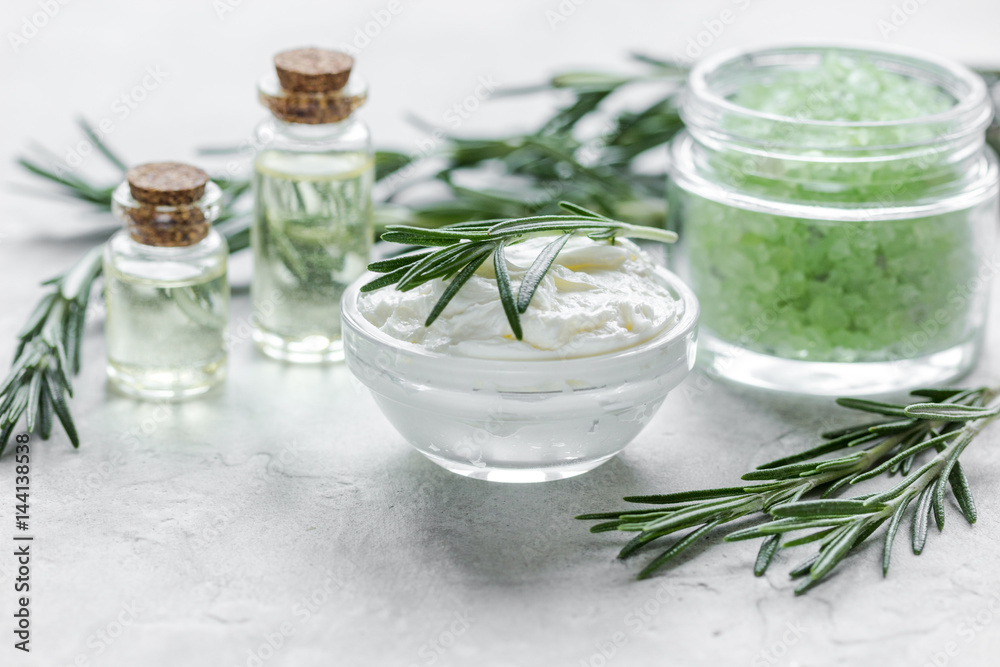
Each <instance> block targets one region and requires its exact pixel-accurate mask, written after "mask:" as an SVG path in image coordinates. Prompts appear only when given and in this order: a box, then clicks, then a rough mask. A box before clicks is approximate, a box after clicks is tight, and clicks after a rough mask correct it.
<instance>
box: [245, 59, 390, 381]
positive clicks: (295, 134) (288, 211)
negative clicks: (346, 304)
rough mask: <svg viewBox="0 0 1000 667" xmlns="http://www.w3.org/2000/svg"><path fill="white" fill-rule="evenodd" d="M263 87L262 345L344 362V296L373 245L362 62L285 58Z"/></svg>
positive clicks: (259, 166) (255, 296) (291, 357)
mask: <svg viewBox="0 0 1000 667" xmlns="http://www.w3.org/2000/svg"><path fill="white" fill-rule="evenodd" d="M274 64H275V70H276V71H275V72H274V73H271V74H269V75H268V76H266V77H264V79H263V80H262V81H261V82H260V84H259V97H260V100H261V102H262V103H263V105H264V106H265V107H267V108H268V109H269V110H270V111H271V114H272V117H271V118H268V119H267V120H265V121H264V122H263V123H261V125H260V126H259V127H258V128H257V137H256V139H257V145H258V146H261V149H260V150H259V151H258V153H257V155H256V158H255V161H254V182H253V184H254V220H253V226H252V228H251V239H252V241H251V243H252V246H253V253H254V274H253V282H252V286H251V296H252V301H253V308H254V340H255V341H256V343H257V345H258V347H259V348H260V349H261V350H262V351H263V352H264V353H265V354H267V355H268V356H270V357H273V358H277V359H282V360H286V361H292V362H302V363H318V362H324V361H338V360H340V359H343V343H342V341H341V325H340V305H339V304H340V297H341V295H342V294H343V292H344V290H345V288H346V287H347V286H348V285H349V284H350V283H351V282H352V281H354V279H355V278H357V277H358V276H360V275H361V274H362V273H364V271H365V267H366V266H367V264H368V260H369V253H370V251H371V245H372V235H373V227H372V185H373V182H374V151H373V149H372V143H371V137H370V135H369V132H368V128H367V127H366V126H365V124H364V123H363V122H362V121H360V120H358V119H357V118H356V117H355V116H354V115H353V114H354V111H355V110H356V109H357V108H358V107H360V106H361V105H362V104H363V103H364V102H365V99H366V97H367V86H366V84H365V82H364V81H363V80H362V79H361V78H360V77H358V75H357V74H356V73H352V69H353V66H354V59H353V58H351V56H349V55H347V54H344V53H340V52H337V51H329V50H324V49H316V48H305V49H295V50H292V51H284V52H282V53H279V54H277V55H276V56H275V58H274Z"/></svg>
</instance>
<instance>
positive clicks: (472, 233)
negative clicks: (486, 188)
mask: <svg viewBox="0 0 1000 667" xmlns="http://www.w3.org/2000/svg"><path fill="white" fill-rule="evenodd" d="M559 206H560V207H561V208H563V209H564V210H566V211H568V212H569V213H568V214H565V215H538V216H531V217H526V218H510V219H505V220H482V221H477V222H466V223H459V224H454V225H446V226H444V227H441V228H438V229H424V228H421V227H411V226H407V225H391V226H389V227H388V229H387V230H386V232H385V233H384V234H382V240H383V241H388V242H391V243H402V244H406V245H411V246H422V247H423V248H425V249H422V250H417V251H414V252H409V253H407V254H405V255H400V256H398V257H393V258H392V259H387V260H383V261H381V262H374V263H372V264H369V265H368V268H369V270H371V271H374V272H376V273H381V274H383V275H382V276H380V277H378V278H375V279H374V280H372V281H370V282H368V283H366V284H365V285H364V286H362V288H361V291H362V292H371V291H374V290H377V289H380V288H383V287H388V286H389V285H395V286H396V289H398V290H400V291H403V292H406V291H409V290H412V289H413V288H415V287H417V286H419V285H423V284H424V283H426V282H428V281H431V280H434V279H436V278H441V279H442V280H446V281H450V282H449V283H448V285H447V287H445V289H444V291H443V292H442V294H441V296H440V298H439V299H438V301H437V303H435V305H434V307H433V308H432V309H431V312H430V314H429V315H428V316H427V320H426V321H425V322H424V325H425V326H430V325H431V324H433V323H434V320H436V319H437V318H438V316H439V315H440V314H441V313H442V311H444V309H445V307H446V306H447V305H448V302H450V301H451V300H452V298H454V296H455V295H456V294H458V292H459V290H461V289H462V286H463V285H465V283H467V282H468V281H469V279H470V278H472V276H473V275H474V274H475V272H476V270H477V269H478V268H479V267H480V266H481V265H482V264H483V262H485V261H486V260H487V258H489V257H491V256H492V257H493V267H494V271H495V273H496V280H497V290H498V291H499V293H500V302H501V303H502V304H503V309H504V313H505V314H506V316H507V322H508V323H509V324H510V328H511V330H512V331H513V332H514V336H515V337H516V338H517V339H518V340H521V337H522V330H521V315H522V314H523V313H524V312H525V311H526V310H527V309H528V305H529V304H530V303H531V297H532V296H534V294H535V291H536V290H537V289H538V285H539V284H541V282H542V278H544V277H545V274H546V273H548V271H549V269H550V268H552V263H553V262H554V261H555V259H556V257H557V256H558V255H559V252H560V251H561V250H562V249H563V247H564V246H565V245H566V242H567V241H568V240H569V239H570V237H572V236H576V235H579V236H586V237H588V238H590V239H592V240H594V241H608V242H610V243H614V240H615V238H616V237H630V238H640V239H647V240H650V241H658V242H660V243H673V242H675V241H676V240H677V234H675V233H674V232H671V231H667V230H663V229H657V228H653V227H644V226H638V225H630V224H628V223H626V222H621V221H617V220H612V219H610V218H608V217H605V216H603V215H601V214H599V213H595V212H594V211H590V210H588V209H585V208H583V207H582V206H577V205H576V204H571V203H569V202H560V203H559ZM539 236H555V237H556V238H555V240H553V241H551V242H550V243H549V244H548V245H546V246H545V247H544V248H543V249H542V251H541V252H540V253H539V254H538V256H537V257H536V258H535V261H534V262H533V263H532V264H531V266H530V267H529V268H528V271H527V272H526V273H525V274H524V278H523V279H522V280H521V284H520V285H519V287H518V291H517V294H515V293H514V291H513V288H512V286H511V282H510V275H509V273H508V272H507V260H506V257H505V255H504V252H505V249H506V248H507V247H508V246H511V245H513V244H515V243H521V242H522V241H525V240H527V239H530V238H536V237H539ZM427 248H431V249H430V250H428V249H427Z"/></svg>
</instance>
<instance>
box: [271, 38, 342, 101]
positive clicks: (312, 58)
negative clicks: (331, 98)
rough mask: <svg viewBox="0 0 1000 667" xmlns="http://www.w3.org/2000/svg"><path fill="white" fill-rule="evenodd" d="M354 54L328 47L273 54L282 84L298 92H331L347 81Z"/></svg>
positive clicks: (289, 90) (283, 86)
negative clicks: (350, 54)
mask: <svg viewBox="0 0 1000 667" xmlns="http://www.w3.org/2000/svg"><path fill="white" fill-rule="evenodd" d="M352 67H354V58H352V57H351V56H349V55H347V54H346V53H341V52H340V51H331V50H329V49H317V48H307V49H292V50H291V51H282V52H281V53H279V54H278V55H276V56H274V69H275V70H277V72H278V81H279V82H280V83H281V87H282V88H284V89H285V90H286V91H288V92H295V93H329V92H332V91H335V90H340V89H341V88H343V87H344V86H346V85H347V80H348V79H349V78H350V77H351V68H352Z"/></svg>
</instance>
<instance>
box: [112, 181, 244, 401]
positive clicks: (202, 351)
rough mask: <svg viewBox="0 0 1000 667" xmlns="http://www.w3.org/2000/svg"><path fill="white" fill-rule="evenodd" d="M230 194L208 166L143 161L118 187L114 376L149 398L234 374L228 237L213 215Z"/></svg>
mask: <svg viewBox="0 0 1000 667" xmlns="http://www.w3.org/2000/svg"><path fill="white" fill-rule="evenodd" d="M221 200H222V193H221V191H220V190H219V187H218V186H217V185H215V184H214V183H212V182H211V181H210V180H209V177H208V174H206V173H205V172H204V171H202V170H201V169H198V168H196V167H192V166H189V165H186V164H180V163H176V162H159V163H150V164H144V165H140V166H138V167H134V168H132V169H130V170H129V171H128V173H127V174H126V180H125V182H123V183H122V184H121V185H120V186H118V188H117V189H116V190H115V192H114V196H113V200H112V201H113V204H112V206H113V211H114V213H115V215H116V217H118V218H119V219H120V220H121V221H122V222H124V223H125V229H123V230H122V231H120V232H118V233H117V234H115V235H114V236H113V237H112V238H111V239H110V240H109V241H108V244H107V246H106V247H105V251H104V276H105V287H104V290H105V303H106V307H107V320H106V324H105V326H106V338H107V349H108V376H109V378H110V380H111V382H112V384H113V385H114V386H115V387H117V388H118V389H119V390H121V391H122V392H124V393H126V394H129V395H132V396H137V397H140V398H148V399H179V398H185V397H188V396H194V395H197V394H201V393H204V392H206V391H208V390H209V389H211V388H212V387H213V386H215V385H217V384H218V383H220V382H221V381H222V380H223V378H224V377H225V374H226V357H227V354H226V331H227V321H228V317H229V283H228V281H227V279H226V261H227V258H228V255H229V250H228V247H227V246H226V241H225V239H224V238H223V237H222V236H221V235H220V234H219V233H218V232H217V231H215V230H214V229H212V226H211V225H212V221H213V220H215V219H216V218H217V217H218V215H219V211H220V208H221V206H220V204H221Z"/></svg>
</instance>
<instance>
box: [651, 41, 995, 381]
mask: <svg viewBox="0 0 1000 667" xmlns="http://www.w3.org/2000/svg"><path fill="white" fill-rule="evenodd" d="M699 67H700V71H699ZM699 67H696V69H695V71H694V72H693V73H692V81H691V83H690V84H689V90H688V92H687V97H686V100H685V102H684V107H683V114H684V116H685V120H686V122H687V124H688V128H689V131H688V133H685V134H683V135H682V136H680V137H678V139H677V140H675V143H674V145H673V150H672V161H673V163H672V168H671V180H672V183H671V224H672V225H673V226H675V227H676V228H678V230H679V231H680V232H681V235H682V239H683V242H684V245H683V249H682V253H683V254H682V256H681V257H680V258H679V259H678V260H677V264H678V268H679V269H680V270H681V272H682V273H683V274H685V276H686V277H687V278H688V280H689V281H690V282H691V285H692V287H693V288H694V290H695V292H696V294H697V295H698V298H699V300H700V302H701V307H702V319H701V328H702V335H703V339H704V340H705V341H706V345H704V346H703V347H705V348H707V354H706V355H705V357H706V359H705V361H707V363H708V364H709V368H710V370H712V371H714V372H716V373H717V374H721V375H727V373H730V374H731V373H732V372H733V371H732V370H731V369H736V371H735V372H736V373H750V374H751V375H752V376H753V377H735V378H733V379H736V380H737V381H741V382H748V383H751V384H760V385H763V386H770V387H772V388H778V389H796V390H801V389H803V387H801V386H799V385H801V384H802V383H809V382H812V381H815V382H818V383H820V384H823V383H826V385H824V386H827V385H829V391H830V392H831V393H837V392H836V391H835V390H836V389H842V390H844V391H847V392H848V393H850V391H852V390H851V385H852V381H849V380H848V381H847V385H845V386H838V385H843V384H844V379H845V378H847V377H848V375H847V374H848V373H849V366H850V365H851V364H858V363H863V364H867V365H871V364H879V363H893V362H900V361H911V360H921V361H920V362H919V363H915V364H911V365H913V366H914V367H913V368H909V367H906V368H905V369H904V367H903V366H900V365H899V364H898V363H897V364H895V366H893V367H892V368H891V369H885V370H884V372H878V371H876V370H875V367H874V366H867V367H866V371H867V372H868V376H870V377H872V378H876V380H873V381H877V378H879V377H881V378H884V379H886V380H887V381H889V380H890V379H891V378H890V376H891V375H892V374H893V373H894V374H895V375H896V376H899V377H898V378H897V379H896V380H892V384H893V386H891V387H889V389H894V388H897V386H899V387H901V386H904V385H907V384H909V383H910V382H912V381H915V380H917V379H920V380H923V379H927V380H930V379H935V377H936V376H935V377H931V376H933V375H934V373H937V372H938V371H939V370H941V373H938V375H942V374H943V375H944V376H954V375H956V374H958V373H961V372H964V370H966V369H967V368H968V366H969V365H970V364H971V363H972V362H973V361H974V359H975V356H976V353H977V352H978V344H979V342H978V341H979V338H980V334H981V330H982V326H983V322H984V310H985V303H984V298H985V293H986V285H987V284H988V280H987V277H988V276H987V274H988V273H989V267H990V264H989V263H988V260H989V258H990V257H991V256H992V252H993V244H994V234H995V227H996V224H997V194H996V190H997V188H996V185H997V174H996V164H995V158H994V157H993V156H992V154H991V153H989V152H988V149H987V148H985V146H984V143H983V128H984V121H988V112H989V103H988V100H987V99H985V93H983V95H982V96H981V97H980V96H979V93H980V92H981V90H980V89H981V88H982V83H981V81H980V82H978V84H979V85H977V81H976V79H974V78H973V77H975V75H974V74H972V73H971V72H968V71H967V70H964V68H957V66H956V69H957V71H954V72H953V71H952V70H951V69H950V68H948V67H945V66H941V65H939V64H938V63H936V62H932V63H924V62H922V61H920V60H914V59H913V58H912V57H910V56H901V55H899V54H895V53H893V52H888V53H887V54H883V53H880V52H864V51H858V50H855V49H835V48H834V49H808V48H804V49H786V50H781V49H776V50H773V51H769V52H758V53H756V54H754V53H751V54H749V55H746V56H744V57H738V58H734V59H731V60H725V59H721V60H720V59H716V60H715V61H714V62H710V63H708V64H707V65H705V66H704V67H701V66H699ZM966 72H968V75H969V76H968V77H964V78H963V77H959V74H965V73H966ZM949 350H951V351H955V352H954V353H953V354H952V355H951V356H952V357H954V359H952V360H951V361H950V362H948V363H951V367H950V368H948V369H947V370H946V372H945V371H943V370H942V369H943V368H944V366H946V365H948V364H947V363H946V362H945V361H942V359H941V358H937V359H936V360H935V355H939V354H940V353H944V352H946V351H949ZM747 353H749V354H747ZM749 360H752V363H753V366H754V368H753V369H749V368H748V365H749V364H750V361H749ZM785 360H787V361H794V362H810V364H806V365H798V366H796V365H795V364H792V365H789V364H784V363H783V361H785ZM723 362H725V365H727V366H728V367H729V368H730V370H729V371H727V369H726V368H723V367H722V366H723ZM811 362H818V363H820V364H828V363H830V362H833V363H837V364H841V365H840V366H837V367H832V366H827V367H823V368H821V367H819V366H816V365H815V364H812V363H811ZM928 364H930V365H931V366H934V369H931V370H929V371H928V368H927V365H928ZM857 368H860V367H858V366H855V369H857ZM924 371H928V373H929V375H928V377H926V378H924V377H923V376H924ZM886 373H888V375H887V374H886ZM862 375H865V374H864V373H862ZM765 376H766V379H765ZM834 376H837V377H838V378H840V379H838V380H831V378H833V377H834ZM907 377H909V378H910V380H907ZM936 379H938V380H940V379H943V378H942V377H936ZM859 389H860V390H861V391H862V393H865V392H864V387H861V388H859ZM805 390H807V391H808V387H805ZM825 391H826V390H825V389H824V390H823V391H821V392H819V393H825Z"/></svg>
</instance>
